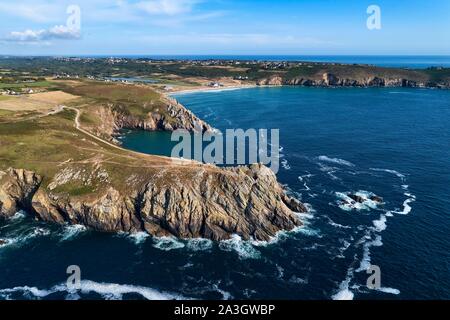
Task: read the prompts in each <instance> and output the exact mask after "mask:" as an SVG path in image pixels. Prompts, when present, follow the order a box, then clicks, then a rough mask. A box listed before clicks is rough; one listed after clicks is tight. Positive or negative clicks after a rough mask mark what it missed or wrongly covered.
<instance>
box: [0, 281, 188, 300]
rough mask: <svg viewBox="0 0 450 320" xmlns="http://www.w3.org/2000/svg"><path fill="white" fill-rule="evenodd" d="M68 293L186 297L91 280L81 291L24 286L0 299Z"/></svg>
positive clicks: (117, 297)
mask: <svg viewBox="0 0 450 320" xmlns="http://www.w3.org/2000/svg"><path fill="white" fill-rule="evenodd" d="M60 292H63V293H64V292H66V293H68V296H67V298H72V299H73V298H76V297H77V292H79V293H83V294H89V293H97V294H99V295H100V296H101V297H102V298H104V299H111V300H121V299H122V298H123V296H124V295H125V294H138V295H140V296H142V297H143V298H145V299H147V300H184V299H186V298H185V297H183V296H181V295H178V294H172V293H166V292H161V291H158V290H155V289H152V288H147V287H142V286H134V285H121V284H116V283H99V282H95V281H90V280H82V281H81V283H80V289H79V290H76V291H74V290H69V289H68V288H67V286H66V284H59V285H56V286H54V287H52V288H50V289H38V288H36V287H29V286H22V287H15V288H10V289H1V290H0V297H2V298H5V299H8V298H10V297H11V295H12V294H15V293H18V294H22V295H23V296H24V297H26V298H38V299H42V298H46V297H48V296H50V295H52V294H55V293H60Z"/></svg>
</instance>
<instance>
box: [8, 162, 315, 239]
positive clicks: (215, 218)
mask: <svg viewBox="0 0 450 320" xmlns="http://www.w3.org/2000/svg"><path fill="white" fill-rule="evenodd" d="M17 173H20V174H17ZM7 175H8V177H7V178H6V180H5V179H2V181H7V182H2V183H0V192H2V194H3V195H6V199H8V200H9V201H10V202H7V201H6V202H5V201H3V202H2V204H3V203H7V204H8V203H11V204H13V205H11V204H8V205H6V206H5V205H2V207H1V208H0V215H2V216H10V215H11V212H13V213H15V212H16V211H17V209H20V208H25V205H27V206H28V207H30V208H31V210H30V211H32V213H34V214H35V216H36V217H37V218H38V219H40V220H44V221H50V222H55V223H65V222H67V223H71V224H82V225H85V226H87V227H89V228H92V229H94V230H99V231H104V232H117V231H125V232H137V231H147V232H148V233H150V234H152V235H155V236H162V235H165V236H166V235H172V236H176V237H179V238H197V237H203V238H209V239H212V240H223V239H228V238H230V237H231V236H232V235H233V234H237V235H239V236H241V237H242V238H243V239H256V240H269V239H270V238H271V237H273V236H275V235H276V233H277V232H278V231H280V230H291V229H293V228H295V227H297V226H299V225H301V224H302V223H301V221H300V220H299V218H298V216H297V215H296V214H295V213H296V212H306V211H307V209H306V207H305V206H304V205H303V204H302V203H300V202H299V201H298V200H295V199H292V198H290V197H288V196H287V195H286V194H285V193H284V191H283V189H282V188H281V186H280V185H279V183H278V182H277V180H276V176H275V174H274V173H273V172H272V171H271V170H270V169H269V168H267V167H265V166H263V165H259V164H255V165H251V166H247V167H236V168H228V169H219V168H216V167H214V166H206V165H198V166H197V167H195V168H190V167H186V168H185V169H184V170H183V175H184V178H183V180H182V181H174V180H173V176H174V172H171V171H170V170H167V171H162V172H161V173H160V174H158V175H155V176H154V177H153V178H151V179H150V180H149V181H147V183H146V184H145V185H144V187H143V188H142V189H139V190H133V189H132V188H130V190H126V191H122V192H119V191H117V190H116V189H114V188H113V187H111V188H109V189H108V190H106V191H105V192H103V193H102V194H98V195H95V197H94V198H92V196H91V197H90V198H89V199H87V198H86V199H84V198H82V197H81V198H80V197H72V198H70V197H59V196H55V195H54V194H52V191H50V190H48V189H47V188H43V187H39V183H38V182H39V181H41V180H40V178H38V176H37V175H36V174H34V173H33V172H29V171H23V170H14V169H11V170H8V173H7ZM11 186H16V188H12V187H11ZM37 188H38V189H37ZM11 208H14V209H11Z"/></svg>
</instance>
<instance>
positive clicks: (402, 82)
mask: <svg viewBox="0 0 450 320" xmlns="http://www.w3.org/2000/svg"><path fill="white" fill-rule="evenodd" d="M256 84H257V85H259V86H264V85H288V86H305V87H405V88H450V84H449V83H433V82H429V81H428V82H425V81H414V80H409V79H404V78H388V77H377V76H373V77H367V78H363V79H351V78H339V77H338V76H336V75H334V74H332V73H328V72H327V73H324V74H323V75H322V77H321V78H320V79H319V78H317V77H315V78H314V77H311V78H303V77H295V78H289V79H283V78H282V77H281V76H272V77H270V78H264V79H260V80H258V81H257V82H256Z"/></svg>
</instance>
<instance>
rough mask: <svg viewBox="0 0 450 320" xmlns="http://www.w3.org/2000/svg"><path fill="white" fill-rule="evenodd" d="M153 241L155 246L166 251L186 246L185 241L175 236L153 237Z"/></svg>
mask: <svg viewBox="0 0 450 320" xmlns="http://www.w3.org/2000/svg"><path fill="white" fill-rule="evenodd" d="M153 241H154V244H153V247H155V248H157V249H159V250H164V251H170V250H176V249H182V248H184V247H185V244H184V243H183V242H181V241H180V240H178V239H176V238H174V237H161V238H153Z"/></svg>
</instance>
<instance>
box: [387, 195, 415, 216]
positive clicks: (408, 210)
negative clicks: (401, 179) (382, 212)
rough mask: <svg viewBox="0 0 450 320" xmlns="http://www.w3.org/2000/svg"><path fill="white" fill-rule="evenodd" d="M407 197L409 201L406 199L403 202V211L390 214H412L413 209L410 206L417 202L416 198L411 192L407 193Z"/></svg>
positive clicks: (390, 212)
mask: <svg viewBox="0 0 450 320" xmlns="http://www.w3.org/2000/svg"><path fill="white" fill-rule="evenodd" d="M405 196H407V197H408V199H406V200H405V201H404V202H403V210H402V211H389V212H388V213H389V214H391V215H392V214H393V213H396V214H402V215H407V214H409V213H411V211H412V207H411V206H410V204H411V203H413V202H415V201H416V196H415V195H413V194H411V193H409V192H405Z"/></svg>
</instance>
